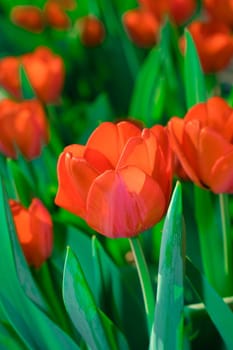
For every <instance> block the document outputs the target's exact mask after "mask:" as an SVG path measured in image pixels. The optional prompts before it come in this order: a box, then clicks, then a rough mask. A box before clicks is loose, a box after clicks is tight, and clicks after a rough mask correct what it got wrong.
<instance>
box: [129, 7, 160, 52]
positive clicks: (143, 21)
mask: <svg viewBox="0 0 233 350" xmlns="http://www.w3.org/2000/svg"><path fill="white" fill-rule="evenodd" d="M122 20H123V24H124V26H125V29H126V31H127V33H128V36H129V38H130V39H131V40H132V41H133V42H134V43H135V44H136V45H137V46H140V47H151V46H153V45H154V44H155V43H156V42H157V40H158V34H159V28H160V23H159V21H158V20H157V19H156V17H155V16H154V15H153V13H152V12H150V11H146V10H143V9H140V8H138V9H136V10H129V11H127V12H126V13H125V14H124V16H123V18H122Z"/></svg>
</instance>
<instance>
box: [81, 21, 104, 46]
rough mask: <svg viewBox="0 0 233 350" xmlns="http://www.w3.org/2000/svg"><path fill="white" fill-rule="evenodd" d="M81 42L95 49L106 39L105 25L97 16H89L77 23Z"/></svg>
mask: <svg viewBox="0 0 233 350" xmlns="http://www.w3.org/2000/svg"><path fill="white" fill-rule="evenodd" d="M75 27H76V28H77V30H78V32H79V35H80V41H81V43H82V44H83V45H85V46H89V47H94V46H97V45H100V44H101V43H102V41H103V40H104V37H105V29H104V25H103V23H102V22H101V21H100V20H99V19H98V18H97V17H95V16H91V15H88V16H86V17H83V18H80V19H78V20H77V21H76V23H75Z"/></svg>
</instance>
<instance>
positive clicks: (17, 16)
mask: <svg viewBox="0 0 233 350" xmlns="http://www.w3.org/2000/svg"><path fill="white" fill-rule="evenodd" d="M10 16H11V20H12V22H13V23H14V24H16V25H17V26H19V27H22V28H24V29H27V30H29V31H31V32H35V33H40V32H41V31H42V30H43V28H44V19H43V12H42V10H41V9H40V8H39V7H36V6H15V7H13V8H12V11H11V14H10Z"/></svg>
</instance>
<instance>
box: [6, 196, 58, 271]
mask: <svg viewBox="0 0 233 350" xmlns="http://www.w3.org/2000/svg"><path fill="white" fill-rule="evenodd" d="M9 204H10V208H11V212H12V216H13V219H14V224H15V228H16V233H17V236H18V239H19V243H20V244H21V247H22V250H23V253H24V255H25V258H26V260H27V262H28V264H29V265H32V266H34V267H36V268H39V267H40V266H41V265H42V264H43V262H44V261H45V260H46V259H48V258H49V257H50V255H51V253H52V249H53V224H52V219H51V216H50V214H49V212H48V210H47V209H46V208H45V207H44V205H43V204H42V202H41V201H40V200H39V199H37V198H34V199H33V200H32V202H31V205H30V206H29V208H28V209H26V208H25V207H24V206H22V205H21V204H20V203H19V202H17V201H15V200H13V199H11V200H10V201H9Z"/></svg>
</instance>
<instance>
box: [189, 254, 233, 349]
mask: <svg viewBox="0 0 233 350" xmlns="http://www.w3.org/2000/svg"><path fill="white" fill-rule="evenodd" d="M186 276H187V278H188V280H189V282H190V284H191V285H192V287H193V289H194V291H195V292H196V293H197V295H198V297H199V298H200V300H201V301H202V302H203V303H204V305H205V308H206V311H207V313H208V314H209V316H210V318H211V320H212V322H213V323H214V325H215V327H216V328H217V330H218V331H219V333H220V334H221V336H222V339H223V340H224V342H225V344H226V345H227V346H228V349H233V338H232V325H233V313H232V311H231V310H230V308H229V306H228V305H226V304H225V302H224V301H223V299H222V298H221V297H220V296H219V294H218V293H217V292H216V291H215V290H214V289H213V287H212V286H211V285H210V284H209V282H208V281H207V279H206V278H205V277H204V275H203V274H202V273H201V272H200V271H199V270H198V269H197V268H196V267H195V266H194V265H193V264H192V262H191V261H190V260H189V259H186Z"/></svg>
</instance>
